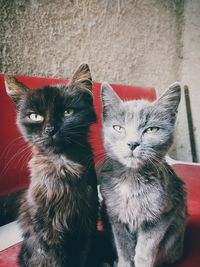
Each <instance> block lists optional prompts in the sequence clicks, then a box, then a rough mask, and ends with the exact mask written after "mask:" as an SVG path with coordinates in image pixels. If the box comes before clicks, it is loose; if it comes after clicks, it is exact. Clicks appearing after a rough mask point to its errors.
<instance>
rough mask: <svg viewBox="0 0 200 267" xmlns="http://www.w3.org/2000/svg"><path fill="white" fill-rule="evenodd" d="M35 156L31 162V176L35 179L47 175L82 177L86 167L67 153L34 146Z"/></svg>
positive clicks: (43, 177)
mask: <svg viewBox="0 0 200 267" xmlns="http://www.w3.org/2000/svg"><path fill="white" fill-rule="evenodd" d="M32 151H33V156H32V159H31V160H30V162H29V168H30V170H31V176H32V178H33V179H35V178H36V179H38V177H41V178H42V179H46V178H45V177H50V176H51V177H52V178H53V177H54V178H56V179H58V178H62V177H69V178H70V176H71V177H77V178H78V177H80V176H81V173H83V171H84V169H85V167H84V166H83V165H82V164H81V163H80V162H77V161H73V160H71V159H70V158H69V157H67V155H66V154H56V153H53V152H52V151H44V150H40V149H38V148H37V147H33V148H32Z"/></svg>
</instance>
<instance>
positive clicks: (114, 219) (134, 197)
mask: <svg viewBox="0 0 200 267" xmlns="http://www.w3.org/2000/svg"><path fill="white" fill-rule="evenodd" d="M180 89H181V88H180V86H179V84H178V83H176V84H173V85H171V86H170V87H169V89H168V90H167V91H166V92H165V93H164V94H163V95H162V96H161V97H160V98H159V99H158V100H156V101H155V102H153V103H152V102H148V101H146V100H130V101H122V100H121V99H120V98H119V97H118V95H117V94H116V93H115V92H114V90H113V89H112V88H111V87H110V86H109V85H108V84H107V83H103V85H102V101H103V136H104V146H105V150H106V159H105V162H104V164H103V167H102V171H101V174H100V176H101V186H100V190H101V193H102V196H103V200H104V203H105V207H106V211H107V214H108V217H109V220H110V223H111V226H112V231H113V236H114V241H115V246H116V250H117V255H118V263H117V267H132V266H135V267H154V266H157V265H160V264H162V263H173V262H175V261H177V260H178V259H179V258H180V257H181V255H182V252H183V240H184V231H185V225H186V217H187V208H186V192H185V189H184V184H183V182H182V181H181V180H180V179H179V178H178V177H177V176H176V174H175V173H174V171H173V170H172V169H171V167H170V166H169V165H168V164H167V163H166V161H165V155H166V153H167V151H168V149H169V147H170V146H171V144H172V141H173V132H174V125H175V121H176V114H177V109H178V105H179V102H180V96H181V90H180Z"/></svg>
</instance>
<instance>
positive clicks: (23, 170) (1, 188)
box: [0, 74, 156, 195]
mask: <svg viewBox="0 0 200 267" xmlns="http://www.w3.org/2000/svg"><path fill="white" fill-rule="evenodd" d="M15 77H16V78H17V79H18V80H20V81H21V82H23V83H24V84H25V85H26V86H28V87H29V88H30V89H35V88H39V87H42V86H44V85H48V84H58V83H67V80H63V79H51V78H50V79H49V78H37V77H29V76H15ZM100 85H101V84H100V83H96V82H94V83H93V95H94V107H95V111H96V113H97V118H98V123H97V124H94V125H93V126H92V127H91V134H90V141H91V145H92V147H93V150H94V156H95V162H98V161H100V160H101V159H102V156H101V157H99V156H98V154H99V153H98V151H103V145H102V139H101V111H102V107H101V100H100V87H101V86H100ZM113 88H114V89H115V90H116V92H117V93H118V95H119V96H120V97H121V98H122V99H142V98H143V99H148V100H150V101H153V100H155V98H156V92H155V89H154V88H144V87H139V86H124V85H113ZM0 96H1V104H0V109H1V110H0V119H1V120H0V122H1V138H0V195H6V194H8V193H13V192H17V191H19V190H21V189H24V188H26V187H27V186H28V184H29V173H28V170H27V161H28V160H29V156H28V154H29V155H30V153H29V150H28V149H27V147H26V145H25V143H24V141H23V139H22V138H21V135H20V133H19V131H18V129H17V127H16V123H15V118H16V115H15V107H14V105H13V103H12V101H11V100H10V98H9V97H8V96H7V94H6V91H5V84H4V75H3V74H0Z"/></svg>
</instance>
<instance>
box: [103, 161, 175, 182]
mask: <svg viewBox="0 0 200 267" xmlns="http://www.w3.org/2000/svg"><path fill="white" fill-rule="evenodd" d="M106 165H107V167H106V169H110V170H111V171H112V172H114V173H116V176H115V177H118V178H119V179H135V180H137V179H139V180H140V181H141V177H143V178H144V182H148V181H150V180H151V177H157V178H159V177H164V176H166V174H167V173H168V172H169V171H170V170H169V168H168V165H167V163H166V161H165V159H163V160H162V161H160V162H159V163H152V162H146V163H145V164H143V165H141V166H138V167H137V168H130V167H126V166H125V165H123V164H122V163H120V162H119V161H117V160H113V159H112V160H110V161H109V162H108V163H107V164H106Z"/></svg>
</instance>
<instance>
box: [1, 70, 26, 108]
mask: <svg viewBox="0 0 200 267" xmlns="http://www.w3.org/2000/svg"><path fill="white" fill-rule="evenodd" d="M4 79H5V87H6V92H7V94H8V95H9V96H10V98H11V99H12V100H13V101H14V102H15V103H16V104H18V102H19V100H20V99H21V98H22V97H23V96H24V95H26V94H27V93H28V91H29V89H28V88H27V87H26V86H25V85H24V84H23V83H21V82H20V81H18V80H17V79H16V78H15V77H13V76H10V75H5V76H4Z"/></svg>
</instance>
